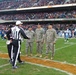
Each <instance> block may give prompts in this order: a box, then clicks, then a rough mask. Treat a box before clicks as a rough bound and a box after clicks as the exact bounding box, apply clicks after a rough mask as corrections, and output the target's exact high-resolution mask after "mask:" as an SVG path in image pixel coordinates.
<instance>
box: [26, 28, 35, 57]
mask: <svg viewBox="0 0 76 75" xmlns="http://www.w3.org/2000/svg"><path fill="white" fill-rule="evenodd" d="M26 35H27V36H28V37H30V39H26V56H28V52H29V48H30V56H32V47H33V46H32V45H33V41H34V36H35V32H34V31H33V30H32V27H29V28H28V30H27V31H26Z"/></svg>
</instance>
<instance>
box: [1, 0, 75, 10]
mask: <svg viewBox="0 0 76 75" xmlns="http://www.w3.org/2000/svg"><path fill="white" fill-rule="evenodd" d="M71 3H76V0H12V1H11V0H2V1H1V2H0V10H4V9H16V8H26V7H35V6H47V5H60V4H71Z"/></svg>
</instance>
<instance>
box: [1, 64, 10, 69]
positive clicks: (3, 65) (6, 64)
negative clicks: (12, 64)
mask: <svg viewBox="0 0 76 75" xmlns="http://www.w3.org/2000/svg"><path fill="white" fill-rule="evenodd" d="M8 65H9V63H8V64H3V65H1V66H0V68H3V67H5V66H8Z"/></svg>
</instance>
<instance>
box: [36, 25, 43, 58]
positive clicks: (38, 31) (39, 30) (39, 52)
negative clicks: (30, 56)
mask: <svg viewBox="0 0 76 75" xmlns="http://www.w3.org/2000/svg"><path fill="white" fill-rule="evenodd" d="M35 37H36V43H37V55H36V56H38V57H42V50H43V42H44V29H43V28H42V27H41V25H40V24H38V25H37V29H36V31H35Z"/></svg>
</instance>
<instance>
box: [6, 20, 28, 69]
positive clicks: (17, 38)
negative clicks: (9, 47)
mask: <svg viewBox="0 0 76 75" xmlns="http://www.w3.org/2000/svg"><path fill="white" fill-rule="evenodd" d="M20 24H23V23H22V22H21V21H17V22H16V25H15V26H14V27H12V28H11V29H10V30H9V31H8V32H7V36H8V35H9V34H10V33H11V35H12V38H13V40H10V42H11V43H12V44H13V50H14V55H13V62H12V66H13V69H16V68H18V67H17V59H18V55H19V53H20V45H21V44H20V43H21V35H22V36H23V37H24V38H25V39H29V37H27V36H26V34H25V32H24V30H23V29H21V28H19V25H20Z"/></svg>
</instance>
